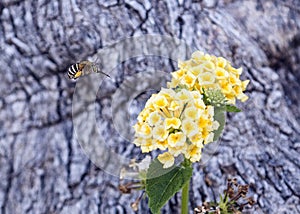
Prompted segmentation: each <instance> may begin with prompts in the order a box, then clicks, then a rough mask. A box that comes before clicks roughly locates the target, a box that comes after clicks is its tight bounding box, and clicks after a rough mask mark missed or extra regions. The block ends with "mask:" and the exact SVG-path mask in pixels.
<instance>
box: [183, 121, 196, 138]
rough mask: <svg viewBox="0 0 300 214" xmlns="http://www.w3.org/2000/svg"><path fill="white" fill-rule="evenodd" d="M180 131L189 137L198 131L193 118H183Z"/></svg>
mask: <svg viewBox="0 0 300 214" xmlns="http://www.w3.org/2000/svg"><path fill="white" fill-rule="evenodd" d="M182 131H183V133H184V134H186V135H187V136H188V137H191V136H193V135H195V134H197V133H198V132H199V128H198V126H197V124H196V123H195V122H193V120H191V119H185V120H183V121H182Z"/></svg>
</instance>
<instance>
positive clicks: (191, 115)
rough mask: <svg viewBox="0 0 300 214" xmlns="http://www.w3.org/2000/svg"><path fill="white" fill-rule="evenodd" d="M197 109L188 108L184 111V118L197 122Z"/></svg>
mask: <svg viewBox="0 0 300 214" xmlns="http://www.w3.org/2000/svg"><path fill="white" fill-rule="evenodd" d="M199 113H200V111H199V109H197V108H196V107H194V106H193V107H189V108H186V109H185V110H184V116H185V117H186V118H188V119H192V120H197V119H198V118H199V116H200V115H199Z"/></svg>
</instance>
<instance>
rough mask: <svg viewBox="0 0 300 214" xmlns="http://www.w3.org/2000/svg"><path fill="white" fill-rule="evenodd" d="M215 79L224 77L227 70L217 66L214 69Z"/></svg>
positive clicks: (226, 75) (226, 74)
mask: <svg viewBox="0 0 300 214" xmlns="http://www.w3.org/2000/svg"><path fill="white" fill-rule="evenodd" d="M215 73H216V77H217V79H226V78H227V77H228V72H227V71H226V70H225V69H224V68H220V67H217V68H216V70H215Z"/></svg>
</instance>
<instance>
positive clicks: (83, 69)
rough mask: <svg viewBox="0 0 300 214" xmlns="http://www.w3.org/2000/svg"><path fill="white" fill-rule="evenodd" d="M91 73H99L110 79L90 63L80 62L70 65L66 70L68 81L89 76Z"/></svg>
mask: <svg viewBox="0 0 300 214" xmlns="http://www.w3.org/2000/svg"><path fill="white" fill-rule="evenodd" d="M92 72H95V73H101V74H104V75H106V76H107V77H110V76H109V75H108V74H106V73H104V72H102V71H100V70H99V69H98V67H97V66H96V64H95V63H93V62H90V61H82V62H79V63H75V64H73V65H71V66H70V67H69V69H68V77H69V78H70V79H73V80H75V79H77V78H78V77H80V76H83V75H86V74H89V73H92Z"/></svg>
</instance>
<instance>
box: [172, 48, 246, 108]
mask: <svg viewBox="0 0 300 214" xmlns="http://www.w3.org/2000/svg"><path fill="white" fill-rule="evenodd" d="M178 67H179V70H178V71H175V72H173V73H172V80H171V82H169V83H168V87H169V88H176V87H177V86H185V87H187V88H188V89H189V90H198V91H200V93H203V91H202V89H203V88H204V89H207V88H213V89H220V90H221V91H222V93H223V94H224V95H225V97H226V99H227V100H228V103H229V104H235V101H236V99H238V100H241V101H242V102H244V101H246V100H247V99H248V96H247V95H245V94H244V93H243V91H245V89H246V87H247V85H248V83H249V80H245V81H241V80H240V75H241V74H242V68H239V69H236V68H233V67H232V66H231V64H230V62H229V61H227V60H226V59H224V58H223V57H216V56H213V55H209V54H204V53H203V52H200V51H196V52H194V53H193V54H192V57H191V59H190V60H187V61H180V62H179V63H178Z"/></svg>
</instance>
